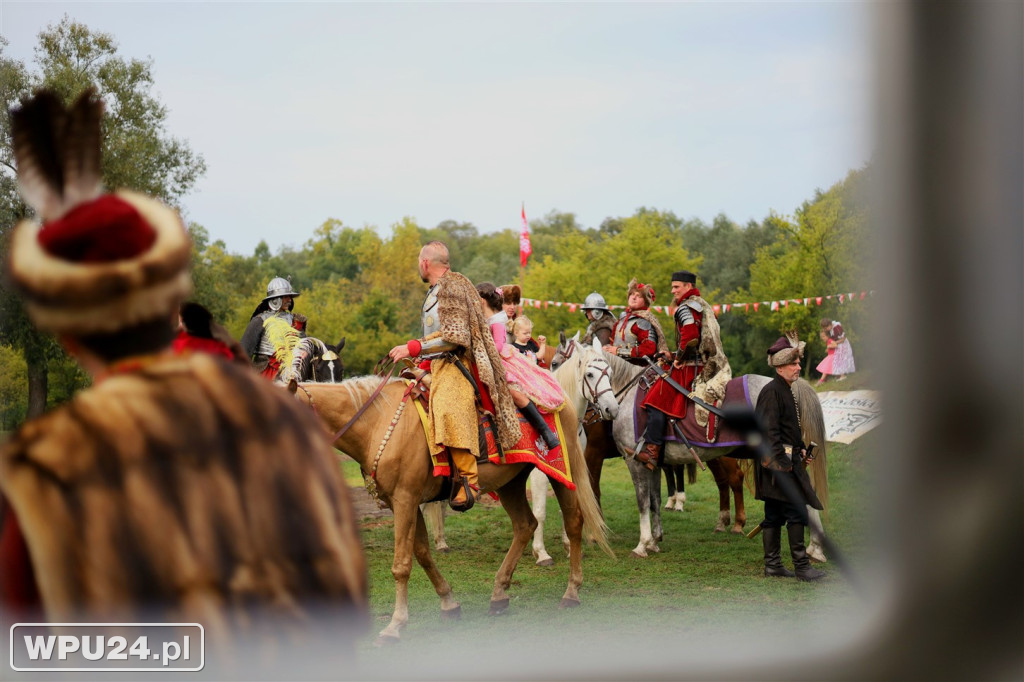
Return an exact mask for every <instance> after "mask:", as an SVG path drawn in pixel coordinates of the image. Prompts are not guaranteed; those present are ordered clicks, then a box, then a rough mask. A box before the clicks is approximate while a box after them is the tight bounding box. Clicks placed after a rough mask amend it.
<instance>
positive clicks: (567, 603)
mask: <svg viewBox="0 0 1024 682" xmlns="http://www.w3.org/2000/svg"><path fill="white" fill-rule="evenodd" d="M579 605H580V600H579V599H568V598H567V597H562V601H560V602H559V603H558V608H560V609H574V608H576V607H577V606H579Z"/></svg>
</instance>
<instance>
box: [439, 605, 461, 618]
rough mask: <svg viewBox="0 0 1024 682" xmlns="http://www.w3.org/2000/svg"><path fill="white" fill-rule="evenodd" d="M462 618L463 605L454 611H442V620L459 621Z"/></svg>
mask: <svg viewBox="0 0 1024 682" xmlns="http://www.w3.org/2000/svg"><path fill="white" fill-rule="evenodd" d="M460 618H462V605H461V604H460V605H458V606H456V607H455V608H454V609H448V610H447V611H445V610H444V609H441V620H459V619H460Z"/></svg>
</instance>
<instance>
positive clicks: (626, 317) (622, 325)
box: [612, 312, 646, 348]
mask: <svg viewBox="0 0 1024 682" xmlns="http://www.w3.org/2000/svg"><path fill="white" fill-rule="evenodd" d="M637 322H646V320H644V319H643V318H639V317H632V316H630V314H629V313H628V312H625V313H622V317H620V318H619V324H618V327H617V328H616V330H615V338H614V339H613V340H612V345H613V346H615V347H616V348H618V347H620V346H625V347H626V348H634V347H636V344H637V338H636V334H634V333H633V325H634V324H636V323H637Z"/></svg>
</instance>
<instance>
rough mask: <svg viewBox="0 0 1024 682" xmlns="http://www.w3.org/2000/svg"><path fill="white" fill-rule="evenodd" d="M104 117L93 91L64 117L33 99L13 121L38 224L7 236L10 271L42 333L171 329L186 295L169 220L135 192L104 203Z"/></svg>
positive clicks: (46, 101) (184, 239)
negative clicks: (159, 322)
mask: <svg viewBox="0 0 1024 682" xmlns="http://www.w3.org/2000/svg"><path fill="white" fill-rule="evenodd" d="M102 113H103V105H102V103H101V102H99V101H98V100H96V99H95V98H94V94H93V92H92V91H87V92H86V93H84V94H83V95H82V96H81V97H79V98H78V100H76V101H75V102H74V104H72V106H71V107H70V108H69V109H65V108H64V107H63V105H62V104H61V103H60V100H59V98H58V97H57V96H56V95H54V94H52V93H49V92H45V91H44V92H40V93H38V94H37V95H36V96H35V97H33V98H32V99H30V100H27V101H26V102H24V104H23V105H22V106H21V107H20V108H19V109H16V110H15V111H13V112H12V113H11V132H12V138H13V141H14V155H15V159H16V160H17V163H18V184H19V188H20V190H21V192H22V195H23V196H24V197H25V200H26V202H28V203H29V205H30V206H32V208H33V209H34V210H35V212H36V214H37V215H38V216H39V217H40V219H41V220H42V222H43V224H42V225H41V226H40V225H36V224H33V223H32V222H30V221H22V222H21V223H20V224H19V225H18V226H17V227H16V228H15V229H14V233H13V235H12V237H11V249H10V261H9V263H8V270H9V272H10V276H11V279H12V280H13V282H14V284H15V285H16V286H17V287H18V288H19V289H20V290H21V292H22V293H23V294H24V295H25V299H26V308H27V310H28V313H29V315H30V317H31V318H32V320H33V322H34V323H35V325H36V326H37V327H39V328H40V329H42V330H44V331H51V332H56V333H61V334H69V335H76V336H82V335H88V334H104V333H111V332H116V331H118V330H119V329H123V328H126V327H131V326H134V325H137V324H139V323H142V322H146V321H149V320H154V319H157V318H160V317H166V318H167V319H168V324H170V317H171V315H172V313H173V312H174V311H175V310H176V309H177V307H178V304H179V303H180V302H181V301H182V300H183V299H184V298H185V297H186V296H187V295H188V293H189V291H191V280H190V278H189V275H188V272H187V266H188V262H189V257H190V255H191V244H190V241H189V237H188V233H187V232H186V231H185V228H184V225H183V224H182V222H181V219H180V218H179V217H178V215H177V213H175V212H174V211H173V210H171V209H170V208H168V207H167V206H164V205H163V204H161V203H160V202H158V201H155V200H153V199H150V198H148V197H145V196H143V195H141V194H137V193H134V192H128V191H121V192H117V193H116V194H113V195H103V194H102V188H101V185H100V119H101V117H102Z"/></svg>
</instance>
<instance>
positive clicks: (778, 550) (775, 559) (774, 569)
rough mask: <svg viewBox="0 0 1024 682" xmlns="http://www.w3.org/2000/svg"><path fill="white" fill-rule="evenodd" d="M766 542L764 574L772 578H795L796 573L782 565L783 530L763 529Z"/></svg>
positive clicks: (763, 539)
mask: <svg viewBox="0 0 1024 682" xmlns="http://www.w3.org/2000/svg"><path fill="white" fill-rule="evenodd" d="M761 539H762V541H763V542H764V574H765V575H766V576H769V577H772V578H793V577H795V576H796V573H794V572H793V571H791V570H789V569H788V568H786V567H785V566H783V565H782V529H781V528H764V527H762V529H761Z"/></svg>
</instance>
